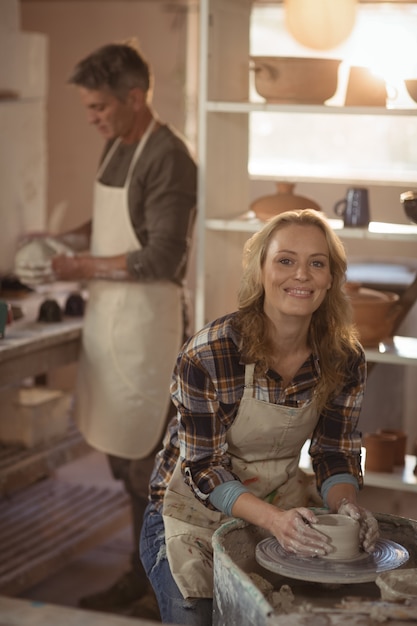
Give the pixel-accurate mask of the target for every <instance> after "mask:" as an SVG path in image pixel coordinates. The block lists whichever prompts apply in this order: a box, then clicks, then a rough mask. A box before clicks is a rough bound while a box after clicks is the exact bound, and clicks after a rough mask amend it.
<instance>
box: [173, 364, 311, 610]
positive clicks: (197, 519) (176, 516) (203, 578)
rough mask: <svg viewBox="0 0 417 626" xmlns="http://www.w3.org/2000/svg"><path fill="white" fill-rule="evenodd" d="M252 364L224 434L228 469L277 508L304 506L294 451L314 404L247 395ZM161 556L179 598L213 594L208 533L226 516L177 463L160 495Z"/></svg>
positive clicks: (306, 434) (302, 439) (297, 451)
mask: <svg viewBox="0 0 417 626" xmlns="http://www.w3.org/2000/svg"><path fill="white" fill-rule="evenodd" d="M253 375H254V365H253V364H251V365H247V366H246V370H245V390H244V393H243V397H242V400H241V403H240V407H239V410H238V413H237V416H236V419H235V421H234V423H233V425H232V426H231V428H230V430H229V432H228V435H227V442H228V446H229V447H228V452H229V454H230V455H231V457H232V467H233V471H234V472H235V473H236V474H237V475H238V476H239V478H240V479H241V481H242V483H243V484H246V485H247V486H248V488H249V489H250V491H251V492H252V493H253V494H255V495H256V496H258V497H259V498H262V499H265V500H268V501H269V502H272V503H273V504H276V505H277V506H279V507H280V508H285V509H289V508H293V507H296V506H306V505H307V504H308V497H307V495H306V492H305V489H304V485H303V483H302V482H301V480H300V478H299V473H298V463H299V457H300V451H301V448H302V446H303V444H304V443H305V441H306V439H307V438H308V437H310V436H311V433H312V431H313V430H314V428H315V426H316V423H317V419H318V415H317V409H316V407H315V404H314V403H309V404H308V405H307V406H305V407H303V408H289V407H285V406H281V405H277V404H271V403H269V402H268V401H266V402H264V401H262V400H257V399H256V398H254V397H253V385H254V382H253ZM163 517H164V524H165V537H166V546H167V557H168V562H169V565H170V568H171V572H172V575H173V577H174V579H175V582H176V583H177V585H178V587H179V589H180V591H181V593H182V594H183V596H184V598H187V597H201V598H212V597H213V550H212V545H211V539H212V535H213V532H214V531H215V530H216V529H217V528H219V527H220V526H221V524H223V523H224V522H225V521H226V520H227V519H230V518H227V517H226V516H225V515H224V514H223V513H220V512H218V511H213V510H211V509H207V508H206V507H205V506H204V505H203V504H201V502H200V501H198V500H197V499H196V498H195V497H194V495H193V494H192V492H191V489H190V488H189V487H188V486H187V485H185V484H184V480H183V477H182V475H181V468H180V461H178V463H177V466H176V468H175V471H174V474H173V476H172V479H171V480H170V483H169V486H168V489H167V492H166V494H165V497H164V506H163Z"/></svg>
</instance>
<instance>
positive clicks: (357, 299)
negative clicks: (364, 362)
mask: <svg viewBox="0 0 417 626" xmlns="http://www.w3.org/2000/svg"><path fill="white" fill-rule="evenodd" d="M345 291H346V293H347V294H348V296H349V298H350V301H351V303H352V309H353V321H354V323H355V325H356V327H357V329H358V331H359V338H360V341H361V343H362V345H363V346H364V347H366V348H371V347H376V346H378V344H379V342H380V341H383V340H384V339H387V338H389V337H392V334H393V330H394V325H395V322H396V320H397V318H398V316H399V315H400V313H401V306H400V304H399V303H398V300H399V295H398V294H397V293H394V292H391V291H379V290H378V289H367V288H366V287H362V286H361V285H360V283H353V282H348V283H346V285H345Z"/></svg>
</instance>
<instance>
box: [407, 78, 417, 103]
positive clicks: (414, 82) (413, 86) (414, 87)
mask: <svg viewBox="0 0 417 626" xmlns="http://www.w3.org/2000/svg"><path fill="white" fill-rule="evenodd" d="M404 82H405V86H406V87H407V91H408V93H409V94H410V96H411V97H412V99H413V100H414V102H417V78H408V79H406V80H405V81H404Z"/></svg>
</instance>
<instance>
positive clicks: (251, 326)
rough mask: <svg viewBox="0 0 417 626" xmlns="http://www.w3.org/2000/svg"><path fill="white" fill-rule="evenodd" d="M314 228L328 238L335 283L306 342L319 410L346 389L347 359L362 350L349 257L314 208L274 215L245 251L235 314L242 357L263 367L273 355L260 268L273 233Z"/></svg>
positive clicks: (317, 315)
mask: <svg viewBox="0 0 417 626" xmlns="http://www.w3.org/2000/svg"><path fill="white" fill-rule="evenodd" d="M290 225H296V226H314V227H316V228H319V229H320V230H321V231H322V233H323V234H324V236H325V237H326V241H327V245H328V248H329V261H330V272H331V275H332V284H331V287H330V289H329V290H328V291H327V294H326V297H325V299H324V301H323V302H322V304H321V305H320V307H319V308H318V309H317V310H316V311H315V312H314V313H313V316H312V319H311V324H310V329H309V336H308V342H309V345H310V347H311V349H312V350H313V351H314V352H315V353H316V354H317V355H318V357H319V361H320V369H321V378H320V382H319V384H318V388H317V391H316V398H317V401H318V403H319V405H320V406H324V405H325V404H326V402H327V400H328V399H329V397H330V396H331V395H332V394H333V393H335V392H336V391H337V390H338V389H339V388H341V386H343V383H344V380H345V376H346V372H347V371H348V369H349V361H350V359H352V356H354V355H355V354H359V352H360V347H359V344H358V336H357V332H356V330H355V327H354V326H353V324H352V312H351V305H350V301H349V299H348V297H347V296H346V294H345V291H344V289H343V285H344V283H345V281H346V269H347V260H346V253H345V249H344V247H343V244H342V242H341V241H340V239H339V237H338V236H337V235H336V234H335V233H334V231H333V230H332V228H331V227H330V225H329V224H328V222H327V220H326V218H325V217H324V216H323V215H322V214H321V213H319V212H318V211H315V210H313V209H303V210H299V211H287V212H285V213H281V214H280V215H278V216H276V217H275V218H273V219H272V220H270V221H269V222H267V224H266V225H265V226H264V227H263V228H262V229H261V230H260V231H259V232H257V233H256V234H255V235H253V236H252V237H251V238H250V239H249V240H248V241H247V242H246V245H245V247H244V251H243V275H242V278H241V282H240V288H239V294H238V302H239V307H238V309H239V314H238V316H237V326H238V331H239V333H240V334H241V336H242V346H241V348H242V353H243V355H244V358H245V360H247V361H248V362H257V363H258V366H259V367H262V368H264V369H265V367H266V366H267V365H268V362H269V358H270V356H271V354H272V345H271V343H270V339H269V337H270V334H269V321H268V318H267V317H266V315H265V313H264V297H265V292H264V287H263V283H262V269H263V266H264V263H265V259H266V254H267V251H268V248H269V245H270V242H271V240H272V238H273V237H274V235H275V233H276V232H277V231H279V230H281V229H282V228H285V227H286V226H290Z"/></svg>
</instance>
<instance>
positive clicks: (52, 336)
mask: <svg viewBox="0 0 417 626" xmlns="http://www.w3.org/2000/svg"><path fill="white" fill-rule="evenodd" d="M72 287H73V286H72V285H68V284H66V283H58V284H55V285H54V286H53V287H52V288H51V287H48V289H47V290H40V291H38V292H35V293H33V294H30V295H29V296H27V297H25V298H24V299H22V300H16V301H15V302H14V303H15V304H19V306H21V308H22V310H23V317H22V318H21V319H20V320H18V321H16V322H13V323H12V324H10V325H8V326H7V327H6V333H5V337H4V338H3V339H1V340H0V394H1V391H2V390H5V389H7V388H8V387H10V386H15V385H17V386H18V385H20V384H21V381H23V380H24V379H27V378H32V377H45V379H46V381H47V376H48V372H51V371H52V370H54V369H56V368H59V367H61V366H64V365H67V364H70V363H76V362H77V359H78V356H79V351H80V346H81V333H82V324H83V321H82V318H68V317H64V318H63V320H62V321H61V322H57V323H41V322H38V321H37V313H38V310H39V306H40V304H41V303H42V301H43V300H44V299H46V298H47V297H53V298H54V299H56V300H57V301H58V302H59V304H60V305H61V307H63V306H64V303H65V300H66V298H67V296H68V293H69V292H70V291H71V290H72ZM0 397H1V396H0ZM0 419H1V414H0ZM89 451H91V448H90V446H89V445H88V444H87V443H86V442H85V441H84V439H83V437H82V436H81V434H80V433H79V432H78V430H77V429H76V427H75V426H74V424H73V423H72V422H71V420H69V427H68V432H67V433H66V434H64V435H63V436H57V437H54V438H51V439H50V440H48V442H47V443H45V444H39V445H37V446H35V447H33V448H30V449H25V448H24V447H22V446H18V445H5V444H0V554H1V559H0V593H2V594H5V595H17V594H19V593H20V592H22V591H23V590H24V589H27V588H29V587H31V586H33V585H34V584H36V583H38V582H39V581H41V580H43V579H44V578H47V577H48V576H49V575H51V574H52V573H53V572H54V571H56V570H57V569H59V568H60V567H62V565H63V564H65V563H66V562H67V561H68V560H69V559H71V558H73V557H75V556H76V555H78V554H80V553H82V552H83V551H85V550H87V549H91V548H92V547H94V546H95V545H97V544H99V543H101V542H103V541H104V540H105V539H106V538H107V537H108V536H109V535H110V534H112V533H114V532H116V531H118V530H119V529H121V528H123V527H125V526H126V525H127V524H128V523H129V520H130V508H129V500H128V498H127V496H126V494H125V493H124V492H121V491H120V490H118V489H109V488H108V487H107V488H103V487H99V488H97V487H95V486H93V487H91V486H86V485H82V484H80V485H77V484H76V485H74V484H68V485H66V484H65V483H64V484H63V483H62V482H61V481H60V482H59V483H58V482H57V481H55V480H54V477H53V473H54V470H55V469H56V468H57V467H59V466H60V465H63V464H64V463H67V462H69V461H72V460H74V459H76V458H78V457H79V456H81V455H83V454H86V453H87V452H89ZM7 623H8V624H9V623H10V622H7ZM44 623H45V624H46V623H47V622H44ZM68 623H70V622H68ZM102 623H103V622H102ZM0 624H1V621H0Z"/></svg>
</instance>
